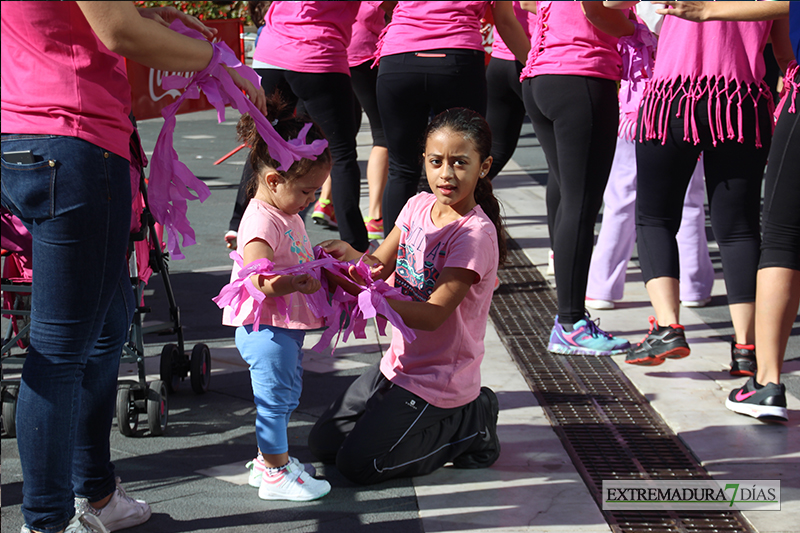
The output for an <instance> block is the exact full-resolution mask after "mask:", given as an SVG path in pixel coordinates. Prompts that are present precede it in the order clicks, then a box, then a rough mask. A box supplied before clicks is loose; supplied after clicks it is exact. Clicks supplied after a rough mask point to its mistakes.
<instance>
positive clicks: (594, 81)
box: [522, 74, 619, 325]
mask: <svg viewBox="0 0 800 533" xmlns="http://www.w3.org/2000/svg"><path fill="white" fill-rule="evenodd" d="M522 97H523V99H524V101H525V109H526V110H527V112H528V116H529V117H531V122H532V123H533V129H534V131H535V132H536V137H537V138H538V139H539V142H540V143H541V145H542V149H543V150H544V154H545V156H546V158H547V166H548V167H549V175H548V179H547V225H548V229H549V230H550V245H551V246H552V249H553V252H554V257H553V260H554V262H555V273H556V294H557V295H558V321H559V322H560V323H561V324H570V325H571V324H574V323H575V322H577V321H579V320H581V319H582V318H583V317H584V316H585V299H586V283H587V280H588V276H589V263H590V261H591V258H592V246H593V245H594V225H595V222H596V220H597V214H598V213H599V212H600V206H601V205H602V203H603V191H605V188H606V183H607V182H608V174H609V172H610V171H611V163H612V161H613V159H614V150H615V149H616V142H617V126H618V124H619V117H618V114H619V104H618V101H617V85H616V83H615V82H614V81H613V80H606V79H601V78H592V77H587V76H562V75H551V74H547V75H540V76H536V77H534V78H526V79H525V80H524V81H523V82H522Z"/></svg>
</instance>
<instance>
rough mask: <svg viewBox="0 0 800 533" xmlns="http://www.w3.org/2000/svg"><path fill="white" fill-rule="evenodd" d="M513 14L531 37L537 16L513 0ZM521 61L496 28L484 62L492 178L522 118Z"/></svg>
mask: <svg viewBox="0 0 800 533" xmlns="http://www.w3.org/2000/svg"><path fill="white" fill-rule="evenodd" d="M513 4H514V15H515V16H516V17H517V20H518V21H519V23H520V25H521V26H522V29H523V31H524V32H525V35H526V36H527V37H528V39H530V37H531V30H530V26H531V25H532V23H533V20H532V18H533V17H536V14H535V13H531V12H530V11H527V10H525V9H522V7H521V6H520V3H519V2H518V1H517V0H514V2H513ZM523 66H524V63H522V62H521V61H518V60H517V58H516V57H514V53H513V52H512V51H511V50H509V49H508V46H506V43H505V41H503V37H502V36H501V35H500V32H498V31H497V28H495V30H494V40H493V41H492V58H491V59H490V60H489V64H488V65H486V122H488V123H489V127H490V128H492V169H491V170H490V171H489V179H494V177H495V176H497V174H499V173H500V171H501V170H503V167H504V166H506V163H508V160H509V159H511V156H513V155H514V150H516V148H517V143H518V142H519V134H520V132H521V131H522V122H523V120H524V119H525V103H524V102H523V101H522V84H521V83H520V81H519V75H520V73H522V67H523Z"/></svg>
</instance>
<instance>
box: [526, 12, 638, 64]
mask: <svg viewBox="0 0 800 533" xmlns="http://www.w3.org/2000/svg"><path fill="white" fill-rule="evenodd" d="M536 9H537V16H535V17H533V20H534V26H533V28H532V29H531V51H530V52H529V53H528V62H527V63H526V64H525V68H524V69H522V75H521V76H520V80H524V79H525V78H533V77H534V76H538V75H540V74H566V75H572V76H592V77H595V78H605V79H610V80H619V79H620V77H621V76H622V59H621V58H620V55H619V52H617V41H618V40H619V39H617V38H616V37H612V36H611V35H609V34H607V33H605V32H602V31H600V30H598V29H597V28H595V27H594V26H593V25H592V23H591V22H589V21H588V20H587V19H586V16H585V15H584V14H583V10H582V9H581V3H580V2H536Z"/></svg>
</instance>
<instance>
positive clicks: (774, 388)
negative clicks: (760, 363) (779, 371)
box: [725, 376, 789, 422]
mask: <svg viewBox="0 0 800 533" xmlns="http://www.w3.org/2000/svg"><path fill="white" fill-rule="evenodd" d="M725 407H727V408H728V409H730V410H731V411H733V412H735V413H739V414H741V415H747V416H752V417H753V418H758V419H761V420H776V421H783V422H785V421H787V420H789V415H788V412H787V411H786V385H784V384H783V383H781V384H780V385H776V384H775V383H767V384H766V385H759V384H758V383H756V378H755V376H751V377H750V379H748V380H747V383H745V384H744V387H740V388H738V389H734V390H732V391H731V393H730V395H729V396H728V399H727V400H725Z"/></svg>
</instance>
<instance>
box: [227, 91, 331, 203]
mask: <svg viewBox="0 0 800 533" xmlns="http://www.w3.org/2000/svg"><path fill="white" fill-rule="evenodd" d="M266 117H267V120H269V121H270V122H271V123H272V127H273V128H275V131H276V132H278V134H279V135H280V136H281V137H283V138H284V139H285V140H287V141H288V140H291V139H294V138H296V137H297V136H298V134H299V133H300V130H302V129H303V127H304V126H305V125H306V124H307V123H309V122H312V121H311V119H310V118H308V117H306V116H296V115H295V114H294V109H293V108H291V107H290V106H289V104H288V103H287V102H286V101H285V100H284V99H283V98H282V97H281V95H280V93H279V92H278V91H275V92H274V93H272V94H271V95H268V96H267V115H266ZM236 135H237V138H238V140H239V141H240V142H242V143H244V144H246V145H247V146H248V147H249V148H250V155H249V157H248V161H247V163H246V164H247V165H250V166H251V168H252V169H253V174H252V177H251V178H250V180H249V181H248V183H247V198H248V199H250V198H253V196H255V193H256V191H257V190H258V184H259V179H260V176H262V175H263V174H264V172H265V171H268V170H271V171H275V172H278V173H279V174H280V175H281V176H283V177H284V179H286V180H287V181H291V180H293V179H296V178H298V177H300V176H304V175H305V174H307V173H308V172H309V171H310V170H311V169H312V168H314V167H316V166H318V165H326V166H328V167H330V165H331V162H332V158H331V152H330V150H329V149H328V148H326V149H325V151H324V152H322V153H321V154H319V155H318V156H317V158H316V159H301V160H299V161H295V162H294V163H293V164H292V166H291V167H289V169H288V170H285V171H278V170H277V168H278V167H279V166H280V163H279V162H278V161H276V160H275V159H273V158H272V156H270V153H269V146H267V143H266V141H264V139H263V138H262V137H261V135H260V134H259V133H258V130H257V129H256V122H255V120H253V117H251V116H250V115H249V114H244V115H242V118H241V119H240V120H239V123H238V124H237V125H236ZM324 138H325V136H324V135H323V133H322V130H321V129H320V127H319V126H317V125H316V124H314V125H313V126H311V129H310V130H309V131H308V134H307V135H306V143H311V142H312V141H315V140H317V139H324Z"/></svg>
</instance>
